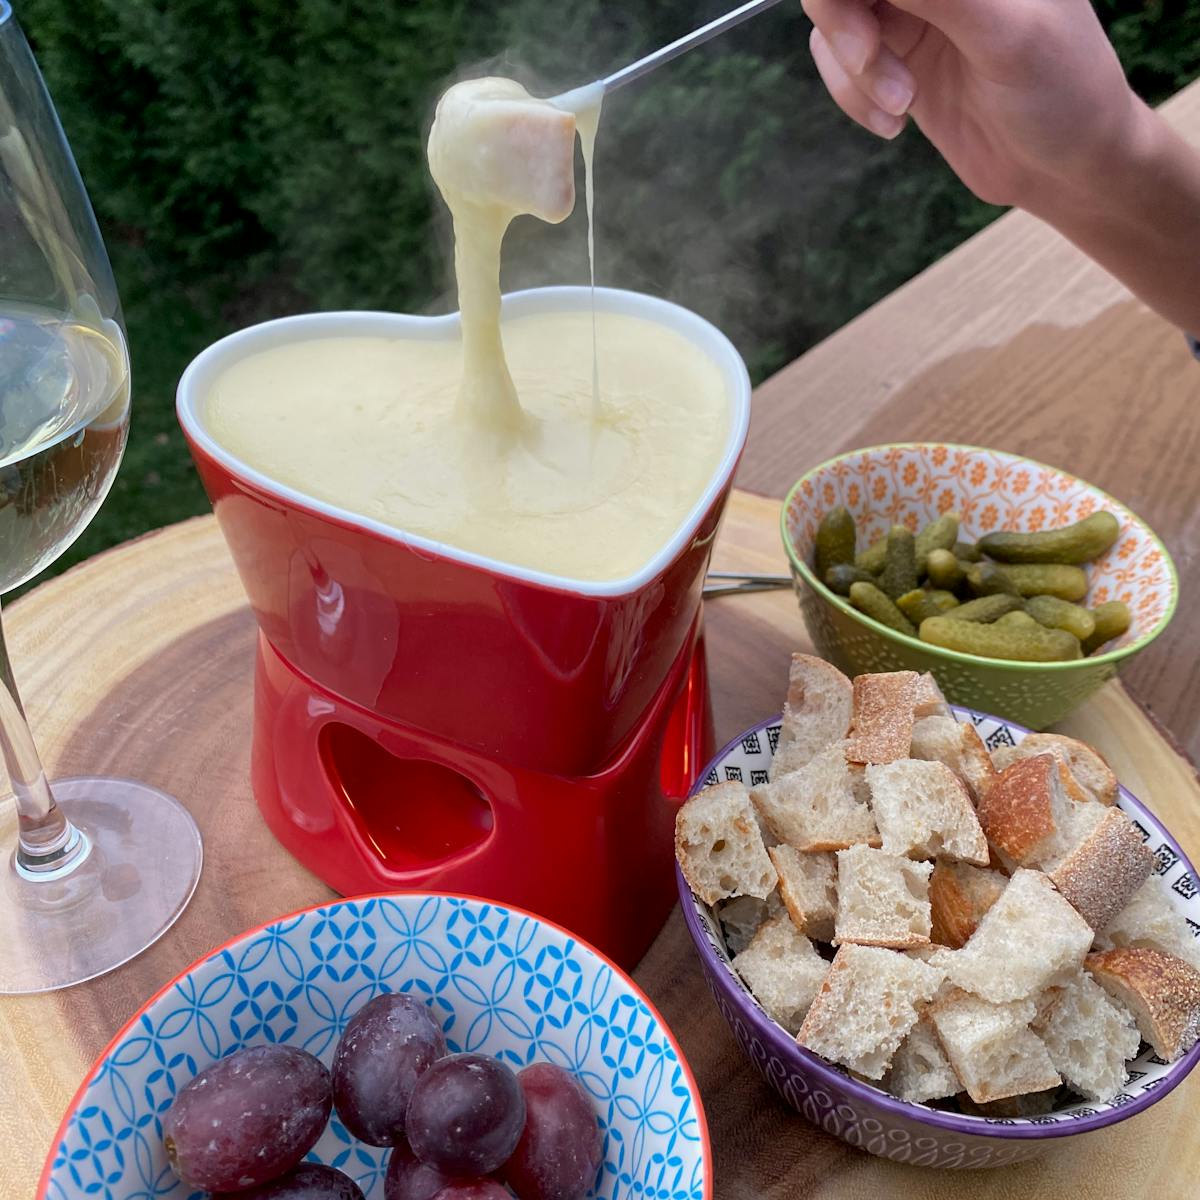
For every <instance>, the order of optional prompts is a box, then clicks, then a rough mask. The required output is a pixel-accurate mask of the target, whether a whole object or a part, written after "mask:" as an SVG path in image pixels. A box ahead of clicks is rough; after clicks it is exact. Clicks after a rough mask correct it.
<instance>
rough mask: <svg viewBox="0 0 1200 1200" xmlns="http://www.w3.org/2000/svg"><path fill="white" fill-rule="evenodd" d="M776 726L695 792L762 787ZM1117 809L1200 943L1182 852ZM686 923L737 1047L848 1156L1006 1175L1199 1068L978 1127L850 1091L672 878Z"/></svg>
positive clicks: (1199, 1049)
mask: <svg viewBox="0 0 1200 1200" xmlns="http://www.w3.org/2000/svg"><path fill="white" fill-rule="evenodd" d="M954 711H955V715H956V716H957V718H958V719H959V720H960V721H971V722H973V723H974V725H975V727H976V728H977V729H978V731H979V736H980V737H981V738H983V740H984V742H985V743H986V744H987V747H988V749H989V750H994V749H995V748H996V747H997V746H1002V745H1015V744H1016V743H1018V742H1020V741H1021V740H1022V739H1023V738H1024V737H1025V736H1026V735H1027V734H1028V733H1029V732H1030V731H1029V730H1027V729H1025V728H1024V727H1023V726H1020V725H1014V724H1012V723H1011V722H1008V721H1003V720H1001V719H1000V718H998V717H992V716H987V715H985V714H983V713H977V712H973V711H971V710H970V709H966V708H958V707H955V710H954ZM779 729H780V719H779V718H778V717H774V718H772V719H771V720H768V721H763V722H762V723H761V724H759V725H756V726H754V727H753V728H752V729H749V730H747V731H746V732H745V733H744V734H742V735H740V736H739V737H737V738H735V739H734V740H733V741H732V742H730V743H729V745H727V746H726V747H725V748H724V749H723V750H721V751H720V752H719V753H718V754H717V756H716V757H715V758H714V759H713V760H712V762H711V763H710V764H709V765H708V768H707V769H706V771H705V772H704V774H703V775H702V777H701V778H700V780H699V781H698V782H697V784H696V787H695V789H694V791H699V790H700V789H701V788H702V787H707V786H708V785H709V784H712V783H717V782H720V781H723V780H731V779H736V780H742V781H744V782H745V783H746V784H748V785H750V786H754V785H756V784H759V783H765V782H766V779H767V769H768V767H769V766H770V764H771V759H772V757H773V756H774V753H775V747H776V746H777V745H778V744H779ZM1118 803H1119V804H1120V806H1121V808H1122V809H1123V810H1124V811H1125V812H1127V813H1128V814H1129V816H1130V817H1131V818H1132V819H1133V820H1134V822H1135V823H1136V824H1137V826H1138V828H1139V829H1140V830H1141V832H1142V836H1143V838H1144V839H1145V840H1146V842H1147V843H1148V844H1149V846H1150V847H1151V848H1152V849H1153V850H1154V854H1155V857H1156V859H1157V860H1158V862H1157V866H1156V867H1155V872H1156V874H1157V875H1159V876H1160V877H1161V878H1162V880H1163V881H1164V883H1165V884H1166V892H1167V895H1168V896H1169V897H1170V898H1171V900H1172V902H1173V903H1174V904H1175V906H1176V907H1177V908H1178V909H1179V910H1180V911H1181V912H1182V913H1183V914H1184V915H1185V916H1186V917H1187V919H1188V922H1189V924H1190V925H1191V926H1192V932H1193V934H1194V935H1196V936H1200V883H1198V882H1197V878H1196V873H1195V870H1194V869H1193V867H1192V865H1191V863H1190V862H1188V860H1187V857H1186V855H1185V854H1184V853H1183V851H1182V850H1181V849H1180V846H1179V843H1178V842H1177V841H1175V839H1174V838H1173V837H1172V836H1171V835H1170V834H1169V833H1168V832H1167V831H1166V829H1164V828H1163V826H1162V825H1161V824H1160V823H1159V821H1158V820H1157V819H1156V818H1155V817H1154V816H1153V814H1152V813H1151V812H1150V811H1149V810H1148V809H1147V808H1146V806H1145V805H1144V804H1142V803H1141V802H1140V801H1139V800H1138V799H1137V798H1136V797H1135V796H1133V795H1132V794H1131V793H1130V792H1128V791H1126V789H1125V788H1121V792H1120V799H1119V801H1118ZM676 879H677V882H678V886H679V898H680V902H681V905H682V907H683V916H684V920H685V921H686V923H687V927H688V932H689V933H690V934H691V935H692V941H694V942H695V943H696V949H697V951H698V952H699V955H700V963H701V965H702V966H703V968H704V973H705V976H706V977H707V979H708V984H709V987H710V988H711V989H712V993H713V997H714V998H715V1000H716V1002H717V1007H718V1008H719V1009H720V1010H721V1015H722V1016H723V1017H724V1018H725V1022H726V1024H728V1026H729V1028H730V1030H731V1031H732V1033H733V1036H734V1037H735V1038H736V1039H737V1042H738V1045H739V1046H741V1048H742V1050H743V1051H744V1052H745V1053H746V1055H747V1056H748V1057H749V1059H750V1060H751V1062H753V1063H754V1065H755V1066H756V1067H757V1068H758V1070H759V1071H760V1072H761V1074H762V1076H763V1078H764V1079H765V1080H766V1081H767V1082H768V1083H769V1084H770V1085H771V1086H772V1087H773V1088H774V1089H775V1090H776V1091H777V1092H778V1093H779V1095H780V1096H782V1097H783V1099H784V1100H785V1101H787V1103H788V1104H790V1105H791V1106H792V1107H793V1108H794V1109H795V1110H796V1111H797V1112H798V1113H800V1114H801V1115H802V1116H804V1117H806V1118H807V1119H808V1120H809V1121H811V1122H812V1123H813V1124H814V1125H818V1126H820V1127H821V1128H822V1129H824V1130H825V1131H826V1132H828V1133H832V1134H834V1135H836V1136H837V1137H840V1138H841V1139H842V1140H843V1141H845V1142H848V1143H849V1144H850V1145H852V1146H857V1147H859V1148H860V1149H863V1150H866V1151H868V1152H869V1153H871V1154H877V1155H880V1156H882V1157H884V1158H889V1159H891V1160H892V1161H894V1162H903V1163H910V1164H912V1165H913V1166H922V1167H998V1166H1003V1165H1005V1164H1007V1163H1015V1162H1022V1161H1024V1160H1025V1159H1029V1158H1033V1157H1035V1156H1036V1155H1038V1154H1041V1153H1042V1152H1044V1151H1045V1150H1046V1149H1047V1147H1049V1146H1051V1145H1054V1144H1055V1139H1057V1138H1064V1137H1078V1136H1079V1135H1080V1134H1085V1133H1090V1132H1094V1131H1097V1130H1101V1129H1106V1128H1108V1127H1109V1126H1112V1125H1115V1124H1116V1123H1117V1122H1118V1121H1124V1120H1127V1119H1128V1118H1129V1117H1132V1116H1134V1115H1135V1114H1137V1113H1139V1112H1141V1111H1143V1109H1146V1108H1149V1107H1150V1105H1151V1104H1154V1103H1155V1102H1156V1101H1157V1100H1160V1099H1162V1097H1163V1096H1165V1095H1166V1094H1167V1093H1168V1092H1169V1091H1171V1090H1172V1088H1174V1087H1176V1086H1178V1084H1180V1083H1181V1082H1182V1081H1183V1079H1184V1078H1185V1077H1186V1076H1187V1075H1188V1073H1189V1072H1190V1071H1191V1070H1192V1068H1193V1067H1194V1066H1195V1065H1196V1063H1197V1061H1200V1043H1198V1044H1197V1045H1196V1046H1195V1047H1193V1049H1192V1050H1190V1051H1189V1052H1188V1053H1187V1054H1186V1055H1184V1057H1183V1058H1181V1059H1180V1060H1179V1061H1178V1062H1175V1063H1170V1064H1168V1063H1165V1062H1163V1061H1162V1059H1160V1058H1158V1057H1156V1056H1155V1054H1154V1052H1153V1051H1152V1050H1150V1048H1149V1047H1148V1046H1143V1047H1142V1052H1141V1054H1140V1055H1139V1056H1138V1058H1137V1059H1136V1060H1135V1061H1133V1062H1132V1063H1131V1064H1130V1077H1129V1081H1128V1082H1127V1083H1126V1085H1125V1087H1124V1089H1123V1090H1122V1091H1121V1093H1120V1094H1119V1095H1118V1096H1116V1097H1115V1098H1114V1099H1113V1100H1112V1101H1110V1102H1109V1103H1107V1104H1096V1103H1092V1102H1090V1101H1084V1100H1080V1101H1078V1102H1077V1103H1074V1104H1067V1105H1064V1106H1062V1107H1060V1108H1059V1109H1057V1110H1055V1111H1054V1112H1052V1113H1049V1114H1047V1115H1046V1116H1043V1117H1033V1118H999V1117H972V1116H966V1115H963V1114H960V1113H951V1112H944V1111H941V1110H939V1109H935V1108H930V1107H929V1106H928V1105H925V1104H911V1103H909V1102H907V1101H904V1100H898V1099H896V1097H894V1096H890V1095H888V1093H887V1092H885V1091H882V1090H881V1089H880V1088H877V1087H873V1086H872V1085H871V1084H869V1083H864V1082H862V1081H861V1080H858V1079H854V1078H852V1077H851V1076H850V1075H848V1074H847V1073H846V1071H844V1070H843V1069H842V1068H841V1067H838V1066H834V1065H833V1064H831V1063H829V1062H826V1061H825V1059H823V1058H821V1057H820V1056H819V1055H816V1054H814V1053H813V1052H812V1051H811V1050H807V1049H805V1048H804V1047H803V1046H801V1045H799V1044H798V1043H797V1042H796V1041H795V1039H794V1038H792V1037H791V1036H790V1035H789V1034H788V1033H787V1032H786V1031H785V1030H784V1029H783V1028H781V1027H780V1026H779V1025H777V1024H776V1023H775V1022H774V1021H772V1020H771V1018H770V1017H768V1016H767V1014H766V1013H765V1012H764V1011H763V1010H762V1008H761V1007H760V1006H759V1004H758V1001H756V1000H755V999H754V997H753V996H752V995H751V994H750V991H749V989H748V988H747V987H746V985H745V984H744V983H743V982H742V981H741V978H740V977H739V976H738V974H737V972H736V971H734V969H733V966H732V965H731V963H730V955H729V952H728V950H727V949H726V947H725V940H724V937H723V935H722V933H721V926H720V922H719V921H718V920H717V918H716V916H715V915H714V914H713V912H712V910H711V909H710V908H709V907H708V905H706V904H704V903H703V902H702V901H700V900H698V899H697V898H696V897H695V896H694V895H693V894H692V892H691V889H690V888H689V887H688V885H687V881H686V880H685V879H684V878H683V875H682V873H680V872H679V869H678V867H677V868H676Z"/></svg>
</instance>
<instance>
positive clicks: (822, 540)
mask: <svg viewBox="0 0 1200 1200" xmlns="http://www.w3.org/2000/svg"><path fill="white" fill-rule="evenodd" d="M854 544H855V532H854V518H853V517H852V516H851V515H850V510H849V509H848V508H845V507H843V506H842V505H838V507H837V508H831V509H830V510H829V511H828V512H827V513H826V514H825V516H824V518H823V519H822V521H821V524H820V525H819V526H818V527H817V544H816V569H817V578H818V579H824V578H825V573H826V572H827V571H828V570H829V568H830V567H836V566H841V565H842V564H844V563H853V562H854Z"/></svg>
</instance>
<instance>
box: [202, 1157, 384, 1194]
mask: <svg viewBox="0 0 1200 1200" xmlns="http://www.w3.org/2000/svg"><path fill="white" fill-rule="evenodd" d="M225 1196H226V1197H234V1196H236V1197H237V1198H238V1200H363V1194H362V1188H360V1187H359V1186H358V1184H357V1183H355V1182H354V1180H353V1179H351V1178H350V1176H349V1175H343V1174H342V1172H341V1171H335V1170H334V1169H333V1167H323V1166H321V1165H320V1164H318V1163H301V1164H300V1165H299V1166H298V1167H297V1168H296V1169H295V1170H294V1171H289V1172H288V1173H287V1174H286V1175H284V1176H283V1178H282V1179H275V1180H273V1181H272V1182H271V1183H264V1184H263V1185H262V1187H256V1188H251V1189H250V1191H248V1192H226V1193H225ZM213 1200H218V1198H217V1197H213Z"/></svg>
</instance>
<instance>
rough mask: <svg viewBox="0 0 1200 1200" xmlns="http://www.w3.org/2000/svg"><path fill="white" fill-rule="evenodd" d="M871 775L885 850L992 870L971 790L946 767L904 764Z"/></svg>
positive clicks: (888, 765) (875, 768) (884, 766)
mask: <svg viewBox="0 0 1200 1200" xmlns="http://www.w3.org/2000/svg"><path fill="white" fill-rule="evenodd" d="M866 775H867V786H868V787H869V788H870V789H871V809H872V811H873V812H874V814H875V824H876V825H877V826H878V827H879V836H880V838H881V839H882V841H883V848H884V849H885V850H887V851H889V852H890V853H892V854H906V855H908V856H909V857H910V858H937V857H938V856H939V855H942V856H945V857H947V858H957V859H961V860H963V861H965V862H971V863H975V864H976V865H978V866H986V865H987V862H988V844H987V839H986V838H985V837H984V836H983V829H982V828H981V827H980V824H979V818H978V817H977V816H976V815H975V809H974V807H972V805H971V799H970V797H969V796H968V795H967V789H966V787H965V786H964V785H963V783H962V781H961V780H960V779H959V778H958V776H957V775H955V774H954V772H953V771H952V770H951V769H950V768H949V767H948V766H946V764H945V763H941V762H921V761H918V760H917V759H911V758H910V759H903V760H901V761H899V762H892V763H882V764H879V765H872V766H869V767H867V769H866Z"/></svg>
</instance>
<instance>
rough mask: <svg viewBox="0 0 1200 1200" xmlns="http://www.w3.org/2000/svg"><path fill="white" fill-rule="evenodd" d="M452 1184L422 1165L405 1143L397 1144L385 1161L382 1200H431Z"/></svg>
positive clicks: (451, 1180) (435, 1170)
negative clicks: (385, 1171) (386, 1163)
mask: <svg viewBox="0 0 1200 1200" xmlns="http://www.w3.org/2000/svg"><path fill="white" fill-rule="evenodd" d="M453 1182H454V1180H453V1179H452V1178H451V1177H450V1176H449V1175H443V1174H442V1172H441V1171H439V1170H438V1169H437V1167H431V1166H430V1165H429V1164H428V1163H423V1162H422V1161H421V1160H420V1159H419V1158H418V1157H417V1156H416V1155H415V1154H414V1153H413V1152H412V1150H411V1149H410V1147H409V1145H408V1143H407V1142H400V1143H399V1144H398V1145H397V1146H396V1148H395V1149H394V1150H393V1151H392V1154H391V1157H390V1158H389V1159H388V1169H387V1177H386V1178H385V1179H384V1181H383V1200H433V1197H434V1196H436V1195H437V1194H438V1192H440V1191H441V1190H442V1188H444V1187H445V1186H446V1184H448V1183H453Z"/></svg>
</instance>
